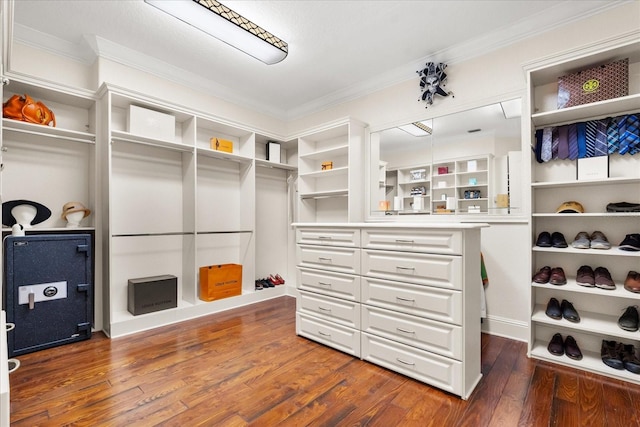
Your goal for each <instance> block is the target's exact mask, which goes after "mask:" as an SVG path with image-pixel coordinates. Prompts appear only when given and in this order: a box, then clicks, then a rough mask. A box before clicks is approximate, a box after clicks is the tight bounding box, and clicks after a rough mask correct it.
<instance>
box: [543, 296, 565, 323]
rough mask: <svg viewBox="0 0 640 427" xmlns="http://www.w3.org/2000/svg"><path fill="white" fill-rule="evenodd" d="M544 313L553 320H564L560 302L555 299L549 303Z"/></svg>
mask: <svg viewBox="0 0 640 427" xmlns="http://www.w3.org/2000/svg"><path fill="white" fill-rule="evenodd" d="M544 313H545V314H546V315H547V316H549V317H551V318H552V319H556V320H560V319H562V309H561V308H560V303H559V302H558V300H557V299H555V298H551V299H550V300H549V302H548V303H547V309H546V310H545V312H544Z"/></svg>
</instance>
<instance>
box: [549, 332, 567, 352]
mask: <svg viewBox="0 0 640 427" xmlns="http://www.w3.org/2000/svg"><path fill="white" fill-rule="evenodd" d="M547 350H549V353H551V354H553V355H554V356H562V355H563V354H564V341H563V340H562V335H560V334H557V333H556V334H554V335H553V337H551V341H549V345H547Z"/></svg>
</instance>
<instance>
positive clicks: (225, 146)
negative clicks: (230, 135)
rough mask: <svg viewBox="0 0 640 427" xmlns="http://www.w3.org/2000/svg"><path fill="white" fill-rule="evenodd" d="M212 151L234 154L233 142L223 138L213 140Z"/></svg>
mask: <svg viewBox="0 0 640 427" xmlns="http://www.w3.org/2000/svg"><path fill="white" fill-rule="evenodd" d="M210 141H211V149H212V150H216V151H224V152H225V153H233V141H229V140H228V139H221V138H211V140H210Z"/></svg>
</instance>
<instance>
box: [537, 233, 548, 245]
mask: <svg viewBox="0 0 640 427" xmlns="http://www.w3.org/2000/svg"><path fill="white" fill-rule="evenodd" d="M536 246H540V247H541V248H550V247H551V234H550V233H549V232H548V231H543V232H542V233H540V234H538V239H537V240H536Z"/></svg>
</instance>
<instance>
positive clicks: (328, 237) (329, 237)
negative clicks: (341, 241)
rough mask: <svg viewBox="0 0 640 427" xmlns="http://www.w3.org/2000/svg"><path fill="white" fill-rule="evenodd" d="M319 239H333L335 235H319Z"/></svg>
mask: <svg viewBox="0 0 640 427" xmlns="http://www.w3.org/2000/svg"><path fill="white" fill-rule="evenodd" d="M318 239H320V240H331V239H333V237H331V236H318Z"/></svg>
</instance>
